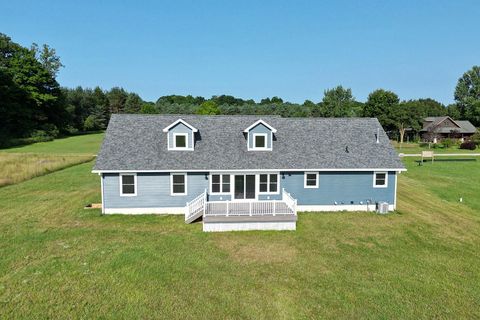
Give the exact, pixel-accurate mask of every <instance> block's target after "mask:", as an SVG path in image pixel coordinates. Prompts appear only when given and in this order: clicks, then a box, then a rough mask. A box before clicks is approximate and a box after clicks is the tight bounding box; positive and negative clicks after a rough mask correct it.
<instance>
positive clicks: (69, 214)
mask: <svg viewBox="0 0 480 320" xmlns="http://www.w3.org/2000/svg"><path fill="white" fill-rule="evenodd" d="M32 147H34V146H32ZM69 149H72V147H67V146H64V147H63V150H69ZM73 149H78V150H80V149H83V150H85V149H84V148H83V147H81V146H78V148H77V147H73ZM405 161H407V162H406V163H407V166H408V168H409V171H408V172H407V173H403V174H402V175H401V177H400V180H399V184H398V187H399V194H398V213H395V214H390V215H387V216H379V215H375V214H372V213H331V214H329V213H323V214H300V215H299V221H298V230H297V231H296V232H275V231H272V232H240V233H220V234H219V233H217V234H215V233H214V234H207V233H203V232H202V231H201V225H200V224H198V223H196V224H193V225H186V224H184V222H183V217H176V216H101V215H100V211H99V210H95V209H92V210H84V209H82V208H83V206H84V205H85V204H87V203H91V202H99V201H100V192H99V187H100V182H99V178H98V176H97V175H94V174H91V173H90V170H91V167H92V165H93V162H89V163H84V164H81V165H77V166H73V167H70V168H67V169H65V170H61V171H57V172H54V173H51V174H48V175H44V176H41V177H37V178H34V179H31V180H28V181H25V182H22V183H19V184H16V185H11V186H7V187H4V188H1V189H0V257H1V259H0V318H62V319H63V318H98V317H101V318H175V319H188V318H205V317H208V318H216V319H220V318H221V319H225V318H270V319H279V318H322V317H328V318H383V319H385V318H452V317H455V318H479V317H480V298H479V297H480V264H479V263H478V261H480V210H479V208H480V202H479V200H476V199H474V197H472V195H478V194H479V193H480V184H478V183H475V182H474V181H478V178H479V174H480V161H475V162H465V163H463V162H435V163H434V164H425V165H424V166H422V167H418V166H417V165H416V163H415V162H414V159H405ZM439 175H441V176H439ZM460 194H461V195H462V196H463V197H464V198H465V202H464V203H459V202H458V199H457V198H458V197H459V195H460Z"/></svg>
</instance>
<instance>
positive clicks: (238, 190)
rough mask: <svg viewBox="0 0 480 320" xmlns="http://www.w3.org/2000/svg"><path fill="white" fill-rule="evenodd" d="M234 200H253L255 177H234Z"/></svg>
mask: <svg viewBox="0 0 480 320" xmlns="http://www.w3.org/2000/svg"><path fill="white" fill-rule="evenodd" d="M234 183H235V188H234V198H235V199H237V200H243V199H255V175H254V174H241V175H235V179H234Z"/></svg>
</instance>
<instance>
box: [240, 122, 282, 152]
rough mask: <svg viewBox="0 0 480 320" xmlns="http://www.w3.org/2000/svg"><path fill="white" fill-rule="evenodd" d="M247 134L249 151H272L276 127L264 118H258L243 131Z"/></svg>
mask: <svg viewBox="0 0 480 320" xmlns="http://www.w3.org/2000/svg"><path fill="white" fill-rule="evenodd" d="M243 132H244V133H246V134H247V150H248V151H271V150H272V149H273V134H274V133H276V132H277V130H276V129H275V128H273V127H272V126H271V125H269V124H268V123H266V122H265V121H263V120H258V121H256V122H255V123H253V124H252V125H251V126H249V127H248V128H247V129H245V130H244V131H243Z"/></svg>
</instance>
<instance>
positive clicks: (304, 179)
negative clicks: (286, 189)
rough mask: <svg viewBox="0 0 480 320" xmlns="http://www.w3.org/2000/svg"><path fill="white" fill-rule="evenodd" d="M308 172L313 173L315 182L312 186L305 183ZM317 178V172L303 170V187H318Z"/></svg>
mask: <svg viewBox="0 0 480 320" xmlns="http://www.w3.org/2000/svg"><path fill="white" fill-rule="evenodd" d="M309 174H314V175H315V182H316V183H315V185H314V186H308V185H307V175H309ZM318 179H319V174H318V172H312V171H310V172H308V171H305V172H304V173H303V187H304V188H305V189H318V186H319V185H320V183H319V181H318Z"/></svg>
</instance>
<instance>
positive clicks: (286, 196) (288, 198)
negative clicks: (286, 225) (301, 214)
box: [282, 189, 297, 215]
mask: <svg viewBox="0 0 480 320" xmlns="http://www.w3.org/2000/svg"><path fill="white" fill-rule="evenodd" d="M282 199H283V201H285V204H286V205H287V206H288V207H289V208H290V209H291V210H292V211H293V213H294V214H295V215H296V214H297V199H294V198H293V197H292V195H291V194H290V193H288V192H287V191H285V189H282Z"/></svg>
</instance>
